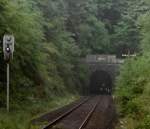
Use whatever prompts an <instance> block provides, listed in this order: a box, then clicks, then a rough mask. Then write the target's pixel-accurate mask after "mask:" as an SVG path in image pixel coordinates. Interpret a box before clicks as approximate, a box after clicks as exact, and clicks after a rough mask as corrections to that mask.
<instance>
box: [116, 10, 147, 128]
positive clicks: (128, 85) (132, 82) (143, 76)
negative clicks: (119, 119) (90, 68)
mask: <svg viewBox="0 0 150 129" xmlns="http://www.w3.org/2000/svg"><path fill="white" fill-rule="evenodd" d="M149 18H150V16H149V12H147V13H146V14H144V15H143V16H141V17H140V26H141V35H142V36H141V37H142V41H141V49H142V53H141V55H140V56H137V57H135V58H133V59H128V60H127V61H126V63H125V64H124V65H123V66H122V68H121V74H120V76H119V77H118V80H117V88H116V96H117V98H118V99H119V102H120V106H121V111H120V113H121V115H122V116H124V117H125V118H126V119H128V118H129V116H130V118H131V119H132V120H133V121H134V122H133V128H135V129H148V128H149V127H150V125H149V123H150V119H149V116H150V108H149V107H150V102H149V99H150V82H149V75H150V71H149V68H150V63H149V62H150V56H149V54H150V53H149V42H150V38H149V36H148V35H149V34H150V29H149V27H148V26H149V25H150V23H149V22H148V19H149ZM130 121H131V120H130ZM124 126H126V127H127V125H126V124H125V125H124ZM130 128H131V127H130Z"/></svg>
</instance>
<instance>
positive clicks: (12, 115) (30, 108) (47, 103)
mask: <svg viewBox="0 0 150 129" xmlns="http://www.w3.org/2000/svg"><path fill="white" fill-rule="evenodd" d="M78 98H79V96H72V95H68V96H66V97H61V98H60V97H55V99H53V100H52V99H50V100H43V101H41V100H40V101H39V100H36V101H34V103H32V104H30V103H26V104H22V105H20V106H21V107H22V109H18V110H15V111H10V112H9V113H7V112H6V109H0V129H29V128H32V129H40V127H41V126H43V125H44V124H47V123H41V125H37V126H35V125H32V124H31V120H32V119H34V118H36V117H40V116H41V115H43V114H44V113H48V112H50V111H53V110H55V109H57V108H60V107H62V106H64V105H67V104H69V103H71V102H73V101H75V100H77V99H78Z"/></svg>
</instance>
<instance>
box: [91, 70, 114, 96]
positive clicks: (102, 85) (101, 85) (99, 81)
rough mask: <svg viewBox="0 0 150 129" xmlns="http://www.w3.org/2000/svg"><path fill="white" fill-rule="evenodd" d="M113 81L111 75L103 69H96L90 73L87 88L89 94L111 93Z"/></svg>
mask: <svg viewBox="0 0 150 129" xmlns="http://www.w3.org/2000/svg"><path fill="white" fill-rule="evenodd" d="M112 85H113V81H112V78H111V75H110V74H109V73H108V72H107V71H104V70H96V71H94V72H93V73H92V74H91V77H90V83H89V90H90V93H91V94H108V95H110V94H111V93H112Z"/></svg>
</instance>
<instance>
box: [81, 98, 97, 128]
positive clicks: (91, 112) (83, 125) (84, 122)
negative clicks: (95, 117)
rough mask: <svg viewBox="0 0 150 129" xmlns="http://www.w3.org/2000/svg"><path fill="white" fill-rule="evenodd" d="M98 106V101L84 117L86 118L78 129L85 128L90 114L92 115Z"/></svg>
mask: <svg viewBox="0 0 150 129" xmlns="http://www.w3.org/2000/svg"><path fill="white" fill-rule="evenodd" d="M98 104H99V100H98V101H97V103H96V104H95V105H94V107H93V108H92V109H91V111H90V112H89V113H88V115H87V116H86V118H85V119H84V121H83V122H82V124H81V126H80V127H79V128H78V129H83V128H84V127H85V126H86V124H87V123H88V121H89V119H90V118H91V117H92V114H93V113H94V111H95V109H96V108H97V106H98Z"/></svg>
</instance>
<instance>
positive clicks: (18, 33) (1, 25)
mask: <svg viewBox="0 0 150 129" xmlns="http://www.w3.org/2000/svg"><path fill="white" fill-rule="evenodd" d="M148 7H149V6H147V4H146V3H145V0H115V1H114V0H43V1H41V0H0V38H1V40H2V37H3V35H4V34H5V33H11V34H14V36H15V38H16V43H15V53H14V60H13V61H12V62H11V86H10V108H11V113H10V114H5V113H3V109H4V108H5V107H6V64H5V62H4V60H3V52H2V44H1V45H0V110H1V112H0V117H1V119H0V124H1V126H0V127H1V128H4V129H5V128H6V129H7V128H8V129H10V128H11V129H13V128H14V129H16V128H18V129H19V128H20V129H21V128H22V127H23V125H25V123H26V119H27V117H30V116H31V117H32V115H30V114H32V112H35V113H34V114H33V115H36V114H38V113H40V112H42V111H44V110H47V108H46V106H45V104H46V102H48V103H49V101H52V103H51V102H50V104H52V105H54V106H55V104H53V101H56V100H57V99H56V97H58V96H59V97H60V98H62V96H63V97H64V98H66V97H68V96H70V94H71V95H75V96H76V94H79V93H83V91H85V89H87V87H86V82H87V81H86V79H87V76H88V71H87V69H86V68H85V66H82V65H81V64H80V59H81V58H83V57H85V55H86V54H117V55H118V56H121V54H122V53H127V52H128V51H130V52H131V53H134V52H137V51H139V41H140V33H139V32H140V31H139V26H137V22H136V21H137V16H139V15H140V14H144V13H145V12H147V10H148ZM146 18H147V17H146V16H145V19H146ZM146 21H148V19H147V20H145V25H148V24H149V23H148V22H146ZM145 28H146V29H147V28H148V27H145ZM146 29H145V31H147V30H146ZM143 33H144V30H143ZM144 34H145V35H146V33H144ZM144 39H145V40H148V36H147V39H146V38H144ZM143 42H146V41H144V40H143ZM144 48H148V47H144ZM145 55H146V54H145ZM135 62H136V61H135ZM141 65H142V64H141ZM68 98H69V97H68ZM62 102H63V101H62ZM43 103H44V104H43ZM29 105H30V106H29ZM31 105H33V107H32V106H31ZM48 105H49V104H48ZM39 107H40V110H38V109H39ZM28 108H29V109H28ZM26 109H28V110H26ZM24 110H25V111H24ZM32 110H33V111H32ZM16 113H17V115H14V114H16ZM11 114H13V115H14V116H12V115H11ZM26 114H27V115H26ZM28 114H29V115H28ZM26 116H27V117H26ZM3 118H6V119H4V120H3ZM15 118H16V122H15ZM12 119H13V120H12ZM21 119H23V120H22V122H24V120H25V123H22V122H20V120H21ZM29 119H30V118H29ZM29 119H28V120H29ZM18 120H19V123H20V124H19V125H18ZM9 123H10V124H9ZM7 125H8V127H7Z"/></svg>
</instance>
